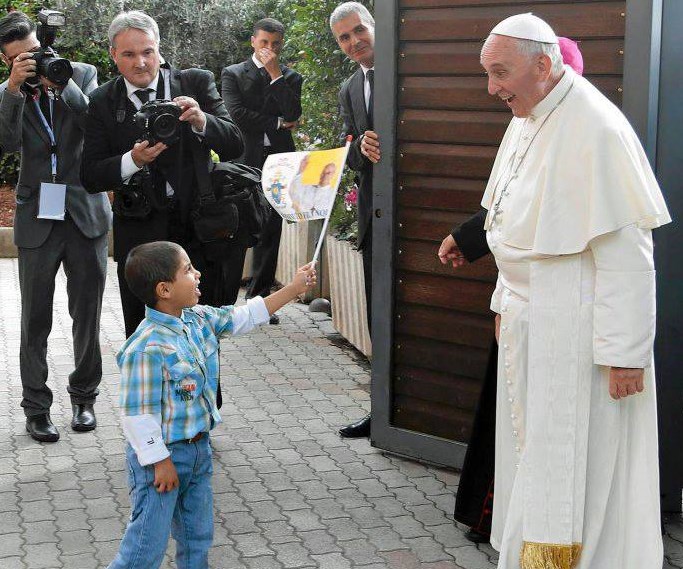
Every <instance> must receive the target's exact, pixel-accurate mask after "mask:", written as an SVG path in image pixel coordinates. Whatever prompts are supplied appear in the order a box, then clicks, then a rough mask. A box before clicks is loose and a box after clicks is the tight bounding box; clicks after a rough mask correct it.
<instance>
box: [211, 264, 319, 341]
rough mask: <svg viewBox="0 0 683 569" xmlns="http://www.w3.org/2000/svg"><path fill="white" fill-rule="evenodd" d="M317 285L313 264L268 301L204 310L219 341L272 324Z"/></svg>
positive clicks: (249, 301) (300, 270)
mask: <svg viewBox="0 0 683 569" xmlns="http://www.w3.org/2000/svg"><path fill="white" fill-rule="evenodd" d="M315 283H316V272H315V268H313V267H312V266H311V264H310V263H309V264H307V265H304V266H303V267H300V268H299V269H298V270H297V272H296V274H295V275H294V278H293V279H292V282H291V283H289V284H288V285H287V286H284V287H282V288H281V289H280V290H278V291H277V292H274V293H273V294H271V295H268V296H267V297H266V298H261V297H260V296H256V297H254V298H250V299H249V300H248V301H247V304H246V305H245V306H223V307H221V308H212V307H210V306H202V307H201V311H202V313H203V316H204V318H206V319H207V320H208V321H209V323H210V324H211V327H212V328H213V330H214V332H215V334H216V336H218V337H219V338H222V337H223V336H226V335H228V334H232V335H236V334H245V333H246V332H249V331H250V330H253V329H254V328H255V327H256V326H259V325H261V324H265V323H266V322H268V320H269V319H270V315H271V314H273V313H274V312H276V311H278V310H279V309H280V308H282V307H283V306H284V305H285V304H287V303H288V302H290V301H292V300H294V299H295V298H296V297H297V296H298V295H300V294H303V293H304V292H306V290H308V288H309V287H311V286H313V285H314V284H315Z"/></svg>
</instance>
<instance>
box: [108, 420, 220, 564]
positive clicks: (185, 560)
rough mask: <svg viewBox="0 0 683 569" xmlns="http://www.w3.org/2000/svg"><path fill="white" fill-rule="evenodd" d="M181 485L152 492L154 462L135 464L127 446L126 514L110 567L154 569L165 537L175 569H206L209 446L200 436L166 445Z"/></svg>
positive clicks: (210, 470) (210, 503)
mask: <svg viewBox="0 0 683 569" xmlns="http://www.w3.org/2000/svg"><path fill="white" fill-rule="evenodd" d="M168 449H169V451H170V452H171V460H173V464H174V465H175V468H176V471H177V472H178V480H179V481H180V486H179V487H178V488H176V489H175V490H173V491H172V492H163V493H159V492H157V490H156V488H155V487H154V465H152V464H150V465H148V466H140V463H139V462H138V459H137V456H136V454H135V451H134V450H133V448H132V447H131V446H130V445H128V447H127V449H126V459H127V463H128V485H129V488H130V489H131V492H130V498H131V515H130V521H129V522H128V526H127V527H126V532H125V534H124V535H123V539H122V540H121V545H120V546H119V552H118V553H117V554H116V557H115V558H114V561H112V562H111V564H110V565H109V569H157V568H158V567H159V566H160V565H161V562H162V561H163V558H164V553H165V551H166V546H167V545H168V536H169V535H170V534H171V532H172V534H173V538H174V539H175V540H176V544H177V545H176V564H177V566H178V569H208V567H209V549H210V548H211V543H212V541H213V493H212V491H211V474H212V473H213V466H212V464H211V446H210V444H209V436H208V434H205V435H204V436H203V437H202V438H201V439H199V440H198V441H197V442H196V443H187V442H178V443H172V444H170V445H168Z"/></svg>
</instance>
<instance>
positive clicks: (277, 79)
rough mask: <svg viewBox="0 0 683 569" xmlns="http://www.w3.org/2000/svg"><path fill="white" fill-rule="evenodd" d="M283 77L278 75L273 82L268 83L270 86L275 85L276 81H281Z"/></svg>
mask: <svg viewBox="0 0 683 569" xmlns="http://www.w3.org/2000/svg"><path fill="white" fill-rule="evenodd" d="M283 77H284V75H280V76H279V77H276V78H275V79H273V80H272V81H271V82H270V84H271V85H272V84H273V83H275V82H276V81H279V80H280V79H282V78H283Z"/></svg>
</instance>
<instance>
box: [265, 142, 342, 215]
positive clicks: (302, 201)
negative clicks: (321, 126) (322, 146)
mask: <svg viewBox="0 0 683 569" xmlns="http://www.w3.org/2000/svg"><path fill="white" fill-rule="evenodd" d="M347 152H348V149H347V147H342V148H334V149H332V150H312V151H308V152H283V153H281V154H271V155H270V156H268V158H267V159H266V162H265V164H264V165H263V173H262V175H261V185H262V186H263V193H264V194H265V196H266V199H267V200H268V202H269V203H270V205H272V206H273V208H274V209H275V211H277V212H278V213H279V214H280V215H281V216H282V218H283V219H286V220H287V221H294V222H300V221H309V220H312V219H325V218H327V217H328V216H329V215H330V212H331V211H332V206H333V205H334V198H335V197H336V195H337V188H338V187H339V181H340V180H341V175H342V169H343V168H344V163H345V162H346V154H347Z"/></svg>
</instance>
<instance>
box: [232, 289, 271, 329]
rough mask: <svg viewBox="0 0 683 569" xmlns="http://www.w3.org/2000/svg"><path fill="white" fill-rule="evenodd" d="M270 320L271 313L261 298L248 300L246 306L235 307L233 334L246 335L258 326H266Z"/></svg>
mask: <svg viewBox="0 0 683 569" xmlns="http://www.w3.org/2000/svg"><path fill="white" fill-rule="evenodd" d="M269 320H270V313H269V312H268V309H267V308H266V303H265V302H263V299H262V298H261V297H260V296H255V297H254V298H250V299H249V300H247V304H246V305H242V306H235V307H234V308H233V311H232V334H233V336H236V335H237V334H246V333H247V332H250V331H251V330H253V329H254V328H256V326H260V325H261V324H265V323H266V322H268V321H269Z"/></svg>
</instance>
